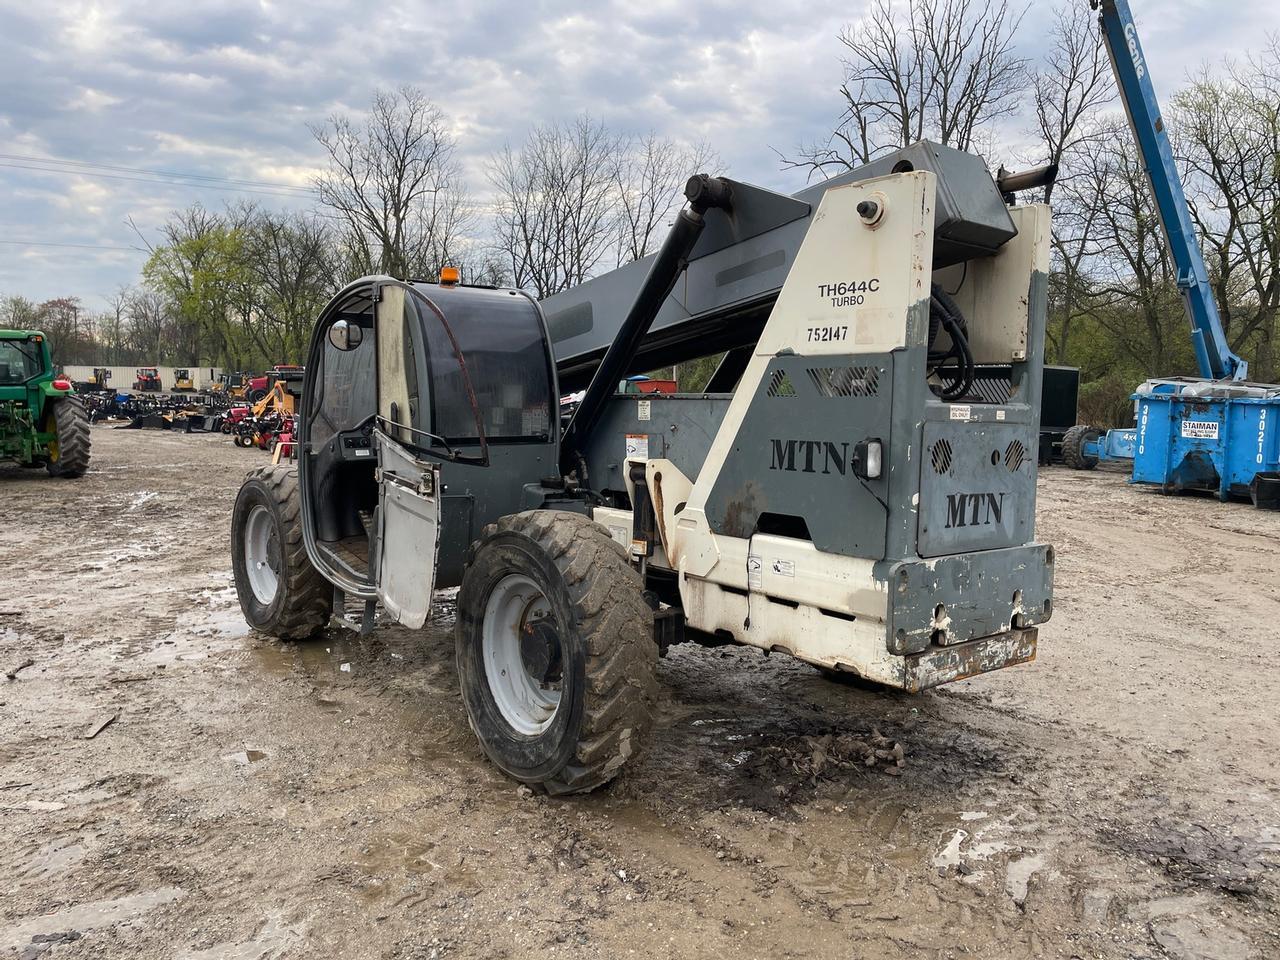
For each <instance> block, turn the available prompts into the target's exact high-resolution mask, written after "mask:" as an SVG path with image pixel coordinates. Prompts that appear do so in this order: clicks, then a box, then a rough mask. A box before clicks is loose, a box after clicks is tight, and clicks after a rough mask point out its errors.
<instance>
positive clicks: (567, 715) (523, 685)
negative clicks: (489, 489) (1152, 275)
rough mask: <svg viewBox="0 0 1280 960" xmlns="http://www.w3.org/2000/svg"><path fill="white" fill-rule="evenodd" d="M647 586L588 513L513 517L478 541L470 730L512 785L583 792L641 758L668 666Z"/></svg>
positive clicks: (469, 602) (463, 616) (470, 584)
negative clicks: (659, 679) (662, 660)
mask: <svg viewBox="0 0 1280 960" xmlns="http://www.w3.org/2000/svg"><path fill="white" fill-rule="evenodd" d="M643 589H644V585H643V583H642V581H641V578H640V576H639V574H638V573H636V571H635V570H634V569H632V567H631V564H630V562H629V561H628V559H627V555H626V553H625V552H624V551H623V549H622V548H621V547H620V546H619V545H618V544H617V543H616V542H615V541H614V540H613V539H612V538H611V537H610V536H609V534H608V533H607V532H606V531H605V530H604V529H603V528H602V527H600V526H599V525H598V524H596V523H594V522H593V521H591V520H590V519H588V518H587V517H584V516H582V515H580V514H575V513H563V512H558V511H550V510H534V511H529V512H526V513H519V514H513V515H511V516H507V517H503V518H502V519H501V520H499V521H498V522H497V523H496V524H490V525H489V526H487V527H486V528H485V530H484V533H483V534H482V535H481V537H480V540H479V541H477V542H476V543H474V544H472V546H471V549H470V550H469V551H468V555H467V565H466V570H465V571H464V573H463V577H462V589H461V590H460V591H459V593H458V619H457V625H456V628H455V643H456V646H457V655H458V677H459V682H460V685H461V687H462V698H463V702H464V704H465V706H466V709H467V716H468V719H469V720H470V722H471V729H472V730H473V731H475V734H476V736H477V737H478V738H479V740H480V745H481V747H482V748H483V749H484V752H485V753H486V754H487V755H488V757H489V759H491V760H492V761H493V762H494V763H495V764H497V766H498V767H500V768H501V769H502V770H503V772H505V773H506V774H507V775H508V776H510V777H513V778H515V779H516V780H520V781H522V782H523V783H526V784H529V785H530V786H533V787H537V788H539V789H541V790H545V791H546V792H547V793H551V794H560V793H581V792H585V791H588V790H593V789H595V788H596V787H599V786H601V785H602V784H604V783H607V782H608V781H609V780H611V779H613V777H614V776H616V775H617V773H618V771H619V770H620V769H621V768H622V766H623V764H624V763H626V762H627V761H628V760H629V759H631V758H632V757H633V756H635V755H636V754H637V753H638V752H639V748H640V746H641V743H642V741H643V740H644V738H645V736H646V735H647V733H648V731H649V728H650V726H651V725H652V713H653V700H654V694H655V688H656V681H655V678H654V675H655V671H656V666H657V660H658V648H657V645H656V644H655V643H654V639H653V611H652V610H651V609H650V607H649V605H648V604H647V603H645V601H644V598H643V596H642V591H643ZM504 651H505V652H504ZM537 674H540V676H537Z"/></svg>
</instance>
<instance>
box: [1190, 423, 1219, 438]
mask: <svg viewBox="0 0 1280 960" xmlns="http://www.w3.org/2000/svg"><path fill="white" fill-rule="evenodd" d="M1182 436H1183V437H1184V438H1185V439H1187V440H1217V439H1218V421H1217V420H1183V421H1182Z"/></svg>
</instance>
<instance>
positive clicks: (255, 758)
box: [222, 750, 267, 767]
mask: <svg viewBox="0 0 1280 960" xmlns="http://www.w3.org/2000/svg"><path fill="white" fill-rule="evenodd" d="M222 759H223V760H230V761H231V762H232V763H235V764H238V765H240V766H242V767H247V766H248V765H249V764H251V763H258V762H259V761H261V760H265V759H267V755H266V754H265V753H263V752H262V751H261V750H241V751H239V752H238V753H228V754H227V755H226V756H224V757H223V758H222Z"/></svg>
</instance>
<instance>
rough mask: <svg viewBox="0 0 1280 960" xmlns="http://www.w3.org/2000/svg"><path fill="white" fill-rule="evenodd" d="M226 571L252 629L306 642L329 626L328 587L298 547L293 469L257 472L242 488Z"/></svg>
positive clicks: (298, 509)
mask: <svg viewBox="0 0 1280 960" xmlns="http://www.w3.org/2000/svg"><path fill="white" fill-rule="evenodd" d="M231 567H232V571H233V573H234V575H235V584H236V595H237V597H239V599H240V609H241V611H243V613H244V618H245V620H246V621H247V622H248V624H249V626H251V627H253V629H255V630H260V631H261V632H263V633H265V634H268V635H270V636H273V637H277V638H279V639H281V640H305V639H307V638H308V637H310V636H313V635H314V634H315V633H316V632H317V631H318V630H320V629H321V628H322V627H323V626H324V625H325V624H327V623H328V622H329V615H330V614H331V612H332V600H333V587H332V586H331V585H330V584H329V582H328V581H327V580H325V578H324V577H322V576H321V575H320V572H319V571H318V570H316V568H315V567H313V566H312V565H311V561H310V560H309V559H308V558H307V550H306V547H305V546H304V545H303V542H302V497H301V494H300V491H299V489H298V468H297V467H294V466H283V465H276V466H270V467H260V468H259V469H257V470H254V471H253V472H252V473H250V474H249V475H248V476H247V477H246V478H245V481H244V483H243V484H241V486H240V493H239V494H238V495H237V496H236V504H235V508H234V509H233V510H232V511H231Z"/></svg>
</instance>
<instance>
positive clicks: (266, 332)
mask: <svg viewBox="0 0 1280 960" xmlns="http://www.w3.org/2000/svg"><path fill="white" fill-rule="evenodd" d="M243 257H244V266H245V273H246V279H247V281H248V284H249V286H250V287H251V289H252V294H251V296H252V299H253V309H252V310H251V311H250V313H249V316H248V317H247V323H246V324H245V328H246V332H247V333H248V334H249V335H250V336H251V337H252V338H253V340H254V342H255V344H256V345H257V347H258V349H259V350H260V351H261V353H262V355H263V356H266V357H277V358H297V357H301V356H302V355H303V354H304V353H305V352H306V347H307V340H308V335H309V334H310V331H311V324H312V322H313V321H314V320H315V318H316V317H317V316H318V315H319V313H320V311H321V309H323V307H324V305H325V303H326V302H327V301H328V299H329V297H330V296H331V295H332V294H333V293H334V292H335V291H336V287H337V284H336V283H335V281H334V270H333V255H332V244H331V239H330V231H329V229H328V227H327V225H326V224H325V223H324V221H322V220H321V219H320V218H319V217H317V216H315V215H312V214H305V213H295V214H287V213H286V214H277V213H268V212H264V211H256V212H255V214H254V216H253V217H252V218H251V219H250V220H249V221H248V222H247V223H246V225H245V241H244V246H243ZM277 362H279V361H277Z"/></svg>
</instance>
